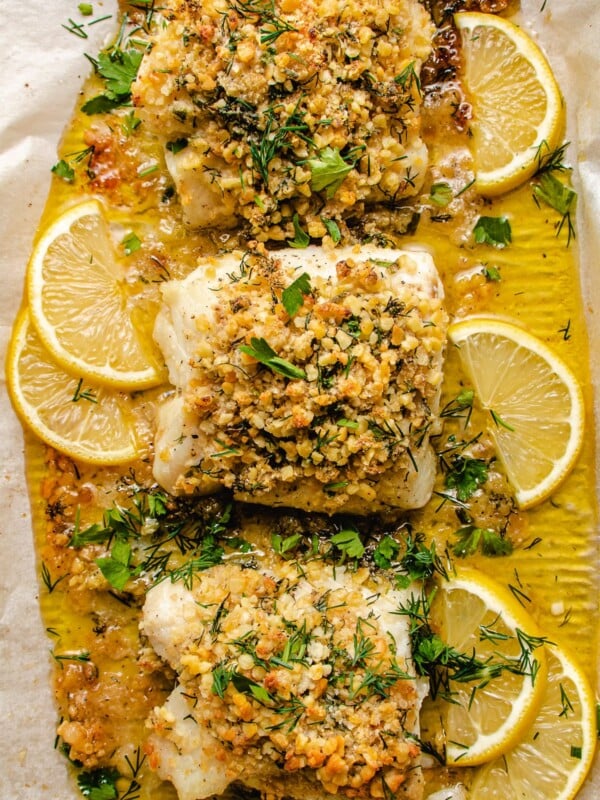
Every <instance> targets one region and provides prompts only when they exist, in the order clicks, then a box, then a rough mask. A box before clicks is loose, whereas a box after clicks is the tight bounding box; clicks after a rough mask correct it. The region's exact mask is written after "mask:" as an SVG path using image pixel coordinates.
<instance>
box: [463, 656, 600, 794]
mask: <svg viewBox="0 0 600 800" xmlns="http://www.w3.org/2000/svg"><path fill="white" fill-rule="evenodd" d="M546 650H547V658H548V681H547V684H546V689H545V693H544V700H543V703H542V706H541V709H540V711H539V713H538V715H537V717H536V719H535V720H534V722H533V724H532V725H531V727H530V728H529V730H528V732H527V734H526V735H525V736H524V737H523V739H522V740H521V742H520V743H519V744H517V745H516V746H515V747H514V748H513V749H511V750H509V751H508V752H507V753H505V754H504V755H503V756H502V758H499V759H496V760H494V761H492V762H491V763H490V764H486V765H485V766H482V767H480V768H479V769H478V770H477V772H476V773H475V777H474V781H473V784H472V787H471V792H470V795H469V796H470V797H472V798H473V800H494V798H502V800H521V798H524V797H526V798H527V800H572V798H574V797H575V795H576V794H577V792H578V791H579V789H580V788H581V786H582V784H583V782H584V780H585V778H586V775H587V774H588V772H589V770H590V768H591V765H592V762H593V759H594V752H595V749H596V702H595V699H594V694H593V692H592V688H591V686H590V684H589V681H588V679H587V677H586V676H585V673H583V672H582V670H581V668H580V667H579V665H578V664H577V662H576V661H575V659H574V658H573V656H572V655H570V654H569V653H568V652H567V651H565V650H564V649H562V648H560V647H547V648H546Z"/></svg>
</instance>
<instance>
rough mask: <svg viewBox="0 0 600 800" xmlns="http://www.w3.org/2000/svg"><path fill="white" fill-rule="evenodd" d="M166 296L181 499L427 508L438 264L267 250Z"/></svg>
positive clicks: (407, 257) (171, 461)
mask: <svg viewBox="0 0 600 800" xmlns="http://www.w3.org/2000/svg"><path fill="white" fill-rule="evenodd" d="M162 292H163V305H162V308H161V310H160V312H159V314H158V317H157V320H156V325H155V338H156V340H157V342H158V344H159V346H160V347H161V349H162V352H163V354H164V357H165V360H166V363H167V366H168V369H169V376H170V380H171V382H172V383H173V385H174V387H176V388H175V390H174V391H173V393H172V395H171V397H169V399H167V400H166V401H165V402H164V403H163V404H162V406H161V408H160V409H159V416H158V430H157V434H156V437H155V460H154V476H155V478H156V480H157V481H158V483H160V484H161V485H162V486H163V487H164V488H165V489H167V491H169V492H170V493H172V494H183V493H194V492H196V493H200V494H208V493H211V492H214V491H216V490H218V489H220V488H223V487H225V488H228V489H231V490H233V493H234V495H235V497H236V498H237V499H240V500H243V501H247V502H255V503H261V504H264V505H270V506H292V507H296V508H302V509H305V510H309V511H321V512H326V513H334V512H336V511H338V510H341V509H343V510H344V511H348V512H353V513H359V514H368V513H371V512H373V511H378V510H383V509H386V508H387V509H389V508H418V507H421V506H423V505H424V504H425V503H426V502H427V500H428V499H429V497H430V495H431V491H432V487H433V481H434V473H435V458H434V455H433V451H432V449H431V447H430V444H429V436H430V434H431V433H432V432H433V431H435V429H436V424H437V416H436V415H437V411H438V401H439V392H440V385H441V381H442V363H443V349H444V344H445V337H446V315H445V312H444V309H443V305H442V295H443V290H442V285H441V283H440V280H439V277H438V275H437V272H436V269H435V266H434V264H433V261H432V259H431V256H430V255H429V254H427V253H425V252H404V251H399V250H388V249H385V250H384V249H377V248H372V247H371V248H370V247H362V248H360V249H359V248H354V249H351V248H343V249H336V250H335V251H326V250H324V249H323V248H318V247H309V248H306V249H304V250H294V249H288V250H281V251H277V252H274V253H269V252H267V251H266V250H264V249H262V248H261V247H260V246H258V247H257V248H256V249H255V250H253V251H248V252H245V253H240V252H238V253H230V254H228V255H225V256H222V257H219V258H215V259H206V260H205V261H204V263H202V264H201V266H200V267H198V269H197V270H195V271H194V272H193V273H192V274H191V275H190V276H188V277H187V278H186V279H184V280H182V281H172V282H170V283H167V284H165V285H164V287H163V290H162Z"/></svg>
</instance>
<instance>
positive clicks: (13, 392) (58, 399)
mask: <svg viewBox="0 0 600 800" xmlns="http://www.w3.org/2000/svg"><path fill="white" fill-rule="evenodd" d="M6 377H7V384H8V390H9V393H10V397H11V399H12V402H13V406H14V408H15V410H16V412H17V414H18V415H19V417H20V419H21V421H22V422H23V423H24V424H25V425H27V426H28V427H29V428H31V430H32V431H33V432H34V433H35V434H36V435H37V436H38V437H39V438H40V439H42V440H43V441H44V442H46V443H47V444H49V445H51V446H52V447H55V448H56V449H57V450H59V451H60V452H62V453H66V454H67V455H68V456H71V457H72V458H75V459H80V460H82V461H87V462H89V463H93V464H107V465H109V464H122V463H126V462H128V461H132V460H133V459H135V458H137V457H138V456H139V455H140V454H141V453H140V445H139V444H138V442H137V439H136V433H135V418H134V408H133V402H132V400H131V399H130V397H129V396H128V395H126V394H124V393H122V392H118V391H116V390H111V389H108V388H106V387H102V386H93V385H92V384H89V383H87V382H84V381H83V379H80V378H77V377H74V376H73V375H70V374H69V373H67V372H64V371H63V370H62V369H61V368H60V367H59V366H57V365H56V364H55V363H54V361H53V360H52V359H51V357H50V356H49V354H48V352H47V351H46V350H45V349H44V347H43V345H42V343H41V341H40V338H39V336H38V335H37V332H36V330H35V328H34V327H33V326H32V325H31V324H30V317H29V312H28V311H27V310H25V311H23V312H21V314H20V315H19V316H18V318H17V321H16V322H15V327H14V329H13V335H12V338H11V342H10V346H9V349H8V355H7V359H6Z"/></svg>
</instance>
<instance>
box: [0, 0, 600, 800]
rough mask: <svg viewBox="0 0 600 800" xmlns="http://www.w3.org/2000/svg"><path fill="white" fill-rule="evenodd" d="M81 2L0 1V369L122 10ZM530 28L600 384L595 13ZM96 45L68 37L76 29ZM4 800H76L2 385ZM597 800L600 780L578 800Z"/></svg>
mask: <svg viewBox="0 0 600 800" xmlns="http://www.w3.org/2000/svg"><path fill="white" fill-rule="evenodd" d="M77 6H78V3H77V1H76V0H53V2H47V1H46V0H27V2H23V1H22V0H11V1H10V2H9V0H0V64H1V70H0V74H1V75H2V78H1V80H2V93H1V98H2V106H1V111H0V280H1V288H0V348H1V352H2V360H3V361H4V355H5V352H6V345H7V343H8V339H9V336H10V328H11V324H12V321H13V319H14V316H15V313H16V311H17V309H18V308H19V305H20V303H21V294H22V285H23V275H24V272H25V265H26V261H27V258H28V254H29V250H30V246H31V240H32V237H33V234H34V231H35V227H36V224H37V221H38V219H39V217H40V214H41V211H42V208H43V206H44V203H45V200H46V194H47V191H48V186H49V182H50V167H51V166H52V164H54V163H55V161H56V146H57V144H58V141H59V139H60V136H61V132H62V130H63V128H64V126H65V125H66V123H67V122H68V120H69V118H70V116H71V111H72V109H73V108H74V105H75V103H76V102H77V92H78V89H79V87H80V85H81V83H82V80H83V78H84V77H85V74H86V73H87V71H88V68H89V64H88V62H87V61H86V59H85V58H84V57H83V53H84V52H89V53H90V54H92V55H95V54H96V53H97V52H98V49H99V48H100V46H101V45H102V43H103V41H104V39H105V38H106V37H108V36H110V34H111V33H112V31H113V30H114V29H115V26H116V22H115V15H116V2H115V0H104V2H102V3H100V2H93V8H94V16H93V17H87V18H86V17H82V16H81V14H80V12H79V11H78V8H77ZM523 12H524V24H525V25H526V26H527V28H528V29H529V30H530V31H534V32H535V35H536V36H538V37H539V41H540V42H541V44H542V45H543V47H544V48H545V49H546V52H547V53H548V55H549V57H550V60H551V62H552V65H553V67H554V70H555V73H556V75H557V78H558V80H559V83H560V84H561V87H562V89H563V92H564V94H565V97H566V100H567V105H568V111H569V123H568V125H569V127H568V138H569V140H570V141H571V142H572V143H573V144H572V145H571V147H570V149H569V159H570V163H571V164H572V165H573V166H574V167H576V171H575V175H574V180H575V183H576V188H577V190H578V192H579V209H578V222H579V233H578V244H579V247H580V249H581V253H582V258H581V262H582V284H583V290H584V295H585V299H586V308H587V311H588V320H589V326H590V336H591V339H592V354H593V356H592V357H593V359H594V360H595V361H596V362H598V363H596V364H594V381H595V385H596V387H598V385H599V384H600V380H599V375H600V353H599V351H598V346H599V345H600V313H599V310H598V309H597V308H596V301H598V303H599V304H600V270H599V269H598V265H597V263H596V262H597V257H598V254H600V111H599V100H600V98H599V97H598V89H597V86H598V75H599V74H600V47H598V39H599V38H600V3H599V2H598V0H545V2H544V0H523ZM104 14H112V15H113V17H112V20H108V21H104V22H99V23H97V24H96V25H93V26H87V25H86V27H85V31H86V33H87V34H88V36H89V38H87V39H83V38H79V37H77V36H75V35H74V34H72V33H69V32H68V31H67V30H65V28H63V27H62V25H63V24H66V25H69V22H68V20H69V18H72V19H74V20H75V21H76V22H78V23H81V22H83V23H87V22H89V21H90V20H92V19H96V18H98V17H100V16H103V15H104ZM0 419H1V428H0V430H1V436H0V495H1V498H0V499H1V504H0V509H1V511H0V721H1V724H0V798H1V800H42V798H49V800H70V798H75V797H76V796H77V792H76V790H75V789H74V788H73V787H72V785H71V784H70V783H69V781H68V780H67V775H66V770H65V765H64V759H63V758H62V756H60V755H58V754H56V753H55V752H54V750H53V742H54V726H55V723H56V714H55V711H54V706H53V703H52V698H51V694H50V685H49V656H48V651H49V646H50V645H49V642H48V640H47V638H46V636H45V634H44V631H43V627H42V624H41V620H40V617H39V611H38V604H37V578H36V573H35V567H34V554H33V547H32V536H31V528H30V520H29V504H28V498H27V492H26V487H25V481H24V465H23V439H22V432H21V427H20V425H19V423H18V421H17V419H16V418H15V416H14V414H13V412H12V409H11V407H10V403H9V401H8V398H7V396H6V391H5V384H4V380H3V378H2V383H1V386H0ZM599 792H600V769H597V770H596V775H595V780H594V781H593V782H592V781H589V782H588V784H587V785H586V787H585V788H584V790H583V791H582V793H581V800H592V798H596V797H598V796H600V795H599Z"/></svg>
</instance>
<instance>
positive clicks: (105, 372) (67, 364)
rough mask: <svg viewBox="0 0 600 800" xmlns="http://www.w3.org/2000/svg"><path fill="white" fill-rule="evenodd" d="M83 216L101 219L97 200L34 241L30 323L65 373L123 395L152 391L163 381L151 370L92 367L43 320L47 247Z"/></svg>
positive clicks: (69, 210) (30, 268) (66, 215)
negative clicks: (69, 348) (70, 350)
mask: <svg viewBox="0 0 600 800" xmlns="http://www.w3.org/2000/svg"><path fill="white" fill-rule="evenodd" d="M85 216H100V217H102V216H103V214H102V209H101V206H100V203H99V202H98V201H97V200H86V201H84V202H82V203H78V204H77V205H74V206H71V207H69V208H67V210H66V211H63V212H62V213H61V214H60V215H59V216H58V217H57V218H56V219H55V220H54V221H53V222H51V223H50V224H49V225H48V227H47V228H46V229H45V230H44V232H43V233H42V234H41V235H40V236H39V238H38V239H37V241H36V243H35V246H34V248H33V252H32V255H31V258H30V261H29V265H28V268H27V277H26V282H27V299H28V302H29V306H30V309H31V323H32V325H33V326H34V328H35V329H36V331H37V334H38V336H39V337H40V339H41V341H42V343H43V345H44V347H45V348H46V349H47V350H48V352H49V353H50V355H51V356H52V357H53V358H54V360H55V361H56V362H57V364H59V365H60V366H61V367H62V368H63V369H64V370H66V371H67V372H72V373H77V374H78V375H81V376H83V377H84V378H88V379H89V380H91V381H94V382H96V383H98V384H100V385H102V386H107V387H110V388H115V389H123V390H125V391H137V390H143V389H151V388H153V387H155V386H159V385H160V384H161V383H162V382H163V380H162V377H161V375H160V373H159V372H158V370H156V369H155V368H154V367H152V366H148V368H147V369H144V370H135V371H131V370H128V371H122V370H117V369H115V368H113V367H110V366H107V367H101V366H93V365H90V364H89V363H88V362H86V361H85V360H84V359H82V358H80V357H79V356H77V355H75V354H73V353H70V352H68V351H67V350H66V349H65V348H64V347H63V345H62V344H61V342H60V340H59V338H58V336H57V335H56V334H55V333H54V330H53V326H52V323H50V322H49V320H47V319H46V316H45V313H44V308H43V280H41V272H42V269H43V266H42V264H43V256H44V253H45V252H46V251H47V249H48V246H49V245H50V244H51V243H52V242H53V241H54V240H55V239H56V238H58V237H59V236H61V235H65V234H68V232H69V230H70V228H71V226H72V225H73V223H75V222H76V221H77V220H79V219H82V218H83V217H85Z"/></svg>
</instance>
